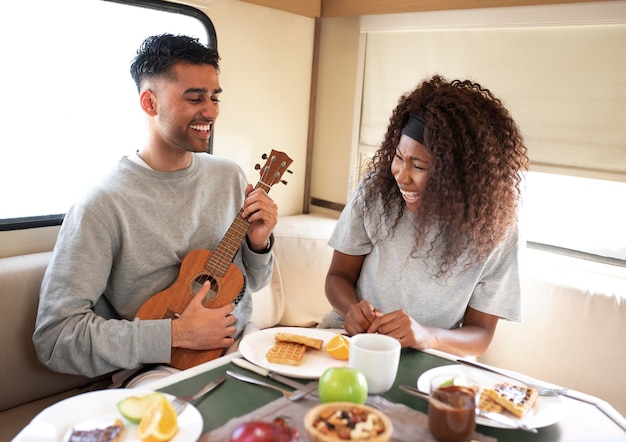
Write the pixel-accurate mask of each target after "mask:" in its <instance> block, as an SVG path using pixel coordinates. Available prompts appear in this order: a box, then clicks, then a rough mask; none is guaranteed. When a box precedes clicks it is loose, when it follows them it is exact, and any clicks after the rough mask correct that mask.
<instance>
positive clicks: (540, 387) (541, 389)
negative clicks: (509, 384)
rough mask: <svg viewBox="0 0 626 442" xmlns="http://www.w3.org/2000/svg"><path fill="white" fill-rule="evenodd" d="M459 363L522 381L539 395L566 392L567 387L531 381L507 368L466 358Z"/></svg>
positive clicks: (555, 394)
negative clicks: (499, 367) (549, 385)
mask: <svg viewBox="0 0 626 442" xmlns="http://www.w3.org/2000/svg"><path fill="white" fill-rule="evenodd" d="M457 362H458V363H459V364H463V365H469V366H470V367H474V368H480V369H482V370H486V371H490V372H492V373H496V374H499V375H501V376H506V377H507V378H510V379H514V380H516V381H519V382H522V383H524V384H526V385H527V386H529V387H531V388H534V389H535V390H537V392H538V393H539V395H540V396H558V395H561V394H563V393H565V392H567V390H568V389H567V388H563V387H548V386H546V385H545V384H539V383H535V382H533V381H532V378H529V377H527V376H524V375H519V376H517V375H516V374H515V373H512V372H509V371H508V370H498V369H497V368H492V367H490V366H488V365H485V364H481V363H479V362H472V361H468V360H467V359H457Z"/></svg>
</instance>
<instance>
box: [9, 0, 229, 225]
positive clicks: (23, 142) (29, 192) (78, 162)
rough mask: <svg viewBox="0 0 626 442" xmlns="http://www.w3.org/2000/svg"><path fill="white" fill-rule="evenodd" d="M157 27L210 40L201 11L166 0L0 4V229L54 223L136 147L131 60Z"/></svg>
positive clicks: (140, 123)
mask: <svg viewBox="0 0 626 442" xmlns="http://www.w3.org/2000/svg"><path fill="white" fill-rule="evenodd" d="M164 32H170V33H174V34H186V35H191V36H194V37H198V38H199V39H200V40H201V41H202V42H204V43H209V44H211V45H213V46H216V45H217V42H216V37H215V30H214V29H213V25H212V23H211V21H210V19H209V18H208V17H207V16H206V15H205V14H204V13H202V12H201V11H199V10H197V9H194V8H191V7H189V6H185V5H178V4H175V3H170V2H165V1H158V0H144V1H142V0H133V1H126V2H122V1H119V2H118V1H105V0H55V1H50V0H29V1H27V2H11V3H10V4H7V5H5V6H3V12H2V15H0V41H2V42H3V43H2V51H3V59H4V60H5V64H4V65H3V68H2V69H1V70H0V84H2V90H3V97H2V111H1V112H2V118H0V133H1V134H2V135H1V138H0V139H1V140H2V141H1V143H2V144H1V145H0V146H1V148H0V187H1V188H2V204H0V229H4V230H7V229H13V228H23V227H24V226H25V225H31V224H32V223H33V222H40V223H43V224H47V223H52V224H54V223H56V224H58V223H59V222H60V220H61V219H62V214H64V213H65V212H66V211H67V209H68V208H69V206H70V205H71V204H72V203H73V202H74V201H75V200H76V199H77V198H78V196H79V195H80V193H81V192H83V191H84V190H85V189H87V188H88V187H89V186H91V185H93V184H95V183H97V182H98V181H100V179H101V178H102V176H103V175H104V174H105V173H106V172H107V171H108V170H109V169H110V168H111V167H113V166H114V165H115V164H116V162H117V161H118V160H119V158H120V157H121V156H122V155H126V154H130V153H134V152H135V150H137V149H138V147H139V146H140V145H141V143H142V141H143V136H144V130H145V120H144V116H143V114H142V112H141V110H140V108H139V105H138V100H137V97H138V95H137V90H136V88H135V85H134V83H133V81H132V79H131V76H130V73H129V67H130V62H131V60H132V58H133V57H134V55H135V51H136V50H137V48H138V47H139V45H140V44H141V42H142V41H143V40H144V39H145V38H146V37H148V36H150V35H154V34H160V33H164ZM51 215H52V216H51Z"/></svg>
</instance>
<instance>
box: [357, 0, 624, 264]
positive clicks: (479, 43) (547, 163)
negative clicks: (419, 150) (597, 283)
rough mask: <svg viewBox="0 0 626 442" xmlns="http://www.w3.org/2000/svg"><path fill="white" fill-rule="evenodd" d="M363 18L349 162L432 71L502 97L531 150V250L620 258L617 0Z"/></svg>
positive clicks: (371, 147) (527, 224) (620, 34)
mask: <svg viewBox="0 0 626 442" xmlns="http://www.w3.org/2000/svg"><path fill="white" fill-rule="evenodd" d="M394 18H395V20H393V22H392V21H389V22H387V21H386V18H385V17H382V18H377V17H373V16H369V17H364V18H363V19H362V21H361V32H362V33H363V34H365V39H364V41H365V45H364V46H365V47H364V49H363V52H364V54H363V59H364V60H365V62H364V67H363V95H362V104H361V125H360V133H359V145H358V154H357V155H356V157H357V159H358V161H359V164H356V165H355V167H356V168H357V175H358V168H359V167H360V166H361V165H362V164H363V162H364V161H365V160H366V159H367V158H368V157H370V156H371V155H372V154H373V152H374V151H375V150H376V148H377V146H378V145H379V144H380V141H381V140H382V137H383V135H384V133H385V130H386V126H387V124H388V119H389V115H390V114H391V111H392V109H393V108H394V107H395V105H396V104H397V100H398V98H399V97H400V96H401V95H402V94H404V93H406V92H408V91H410V90H412V89H413V88H414V87H415V86H416V85H417V83H418V82H419V81H420V80H421V79H424V78H427V77H430V76H431V75H432V74H434V73H439V74H442V75H443V76H445V77H447V78H448V79H454V78H468V79H471V80H474V81H477V82H479V83H481V84H482V85H483V86H485V87H487V88H489V89H490V90H491V91H492V92H493V93H494V94H495V95H496V96H498V97H500V98H501V99H502V100H503V101H504V103H505V105H506V106H507V108H508V109H509V111H510V112H511V114H512V115H513V117H514V118H515V120H516V122H517V123H518V124H519V126H520V129H521V131H522V134H523V135H524V138H525V142H526V145H527V146H528V153H529V157H530V172H529V173H528V175H527V182H526V189H525V198H524V206H523V211H522V213H521V219H522V229H523V233H524V236H525V237H526V240H527V241H529V245H530V246H532V247H538V248H545V249H549V250H553V251H557V252H562V253H566V254H573V255H576V256H583V257H585V258H592V259H594V260H600V261H604V262H609V263H612V264H618V265H626V242H625V241H624V239H623V238H624V234H623V229H624V227H623V226H624V225H626V212H625V211H624V209H623V202H624V201H626V125H624V122H623V116H622V114H623V112H622V111H621V109H623V108H624V106H626V88H624V78H626V58H625V57H624V56H623V49H624V41H626V5H625V4H624V3H623V2H603V3H588V4H571V5H544V6H535V7H532V6H530V7H509V8H490V9H482V10H480V11H478V10H468V11H437V12H431V13H416V14H404V15H402V14H399V15H398V16H396V17H394Z"/></svg>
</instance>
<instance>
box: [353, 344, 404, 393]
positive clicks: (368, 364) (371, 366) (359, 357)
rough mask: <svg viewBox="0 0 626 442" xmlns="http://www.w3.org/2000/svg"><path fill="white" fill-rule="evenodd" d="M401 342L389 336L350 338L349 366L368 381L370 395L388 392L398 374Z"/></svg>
mask: <svg viewBox="0 0 626 442" xmlns="http://www.w3.org/2000/svg"><path fill="white" fill-rule="evenodd" d="M401 347H402V346H401V345H400V342H399V341H398V340H397V339H394V338H392V337H390V336H387V335H381V334H378V333H360V334H357V335H354V336H352V337H351V338H350V356H349V358H348V365H349V366H350V367H352V368H356V369H358V370H360V371H361V372H362V373H363V374H364V375H365V378H366V379H367V392H368V394H381V393H385V392H386V391H388V390H389V389H390V388H391V387H392V385H393V383H394V381H395V380H396V375H397V373H398V364H399V363H400V350H401Z"/></svg>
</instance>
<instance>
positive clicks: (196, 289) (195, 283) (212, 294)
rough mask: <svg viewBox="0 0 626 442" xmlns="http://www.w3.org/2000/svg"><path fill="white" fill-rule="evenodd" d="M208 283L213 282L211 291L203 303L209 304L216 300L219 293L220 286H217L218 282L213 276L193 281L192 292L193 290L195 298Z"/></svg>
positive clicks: (202, 276)
mask: <svg viewBox="0 0 626 442" xmlns="http://www.w3.org/2000/svg"><path fill="white" fill-rule="evenodd" d="M207 281H211V289H210V290H209V292H208V293H207V294H206V295H205V296H204V300H203V301H202V302H203V303H205V302H209V301H210V300H211V299H213V298H215V297H216V296H217V294H218V292H219V285H218V284H217V281H216V280H215V279H214V278H213V277H212V276H209V275H200V276H198V277H197V278H196V279H194V281H193V287H192V290H193V294H194V296H195V295H197V294H198V292H199V291H200V289H201V288H202V286H203V285H204V283H205V282H207Z"/></svg>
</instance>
